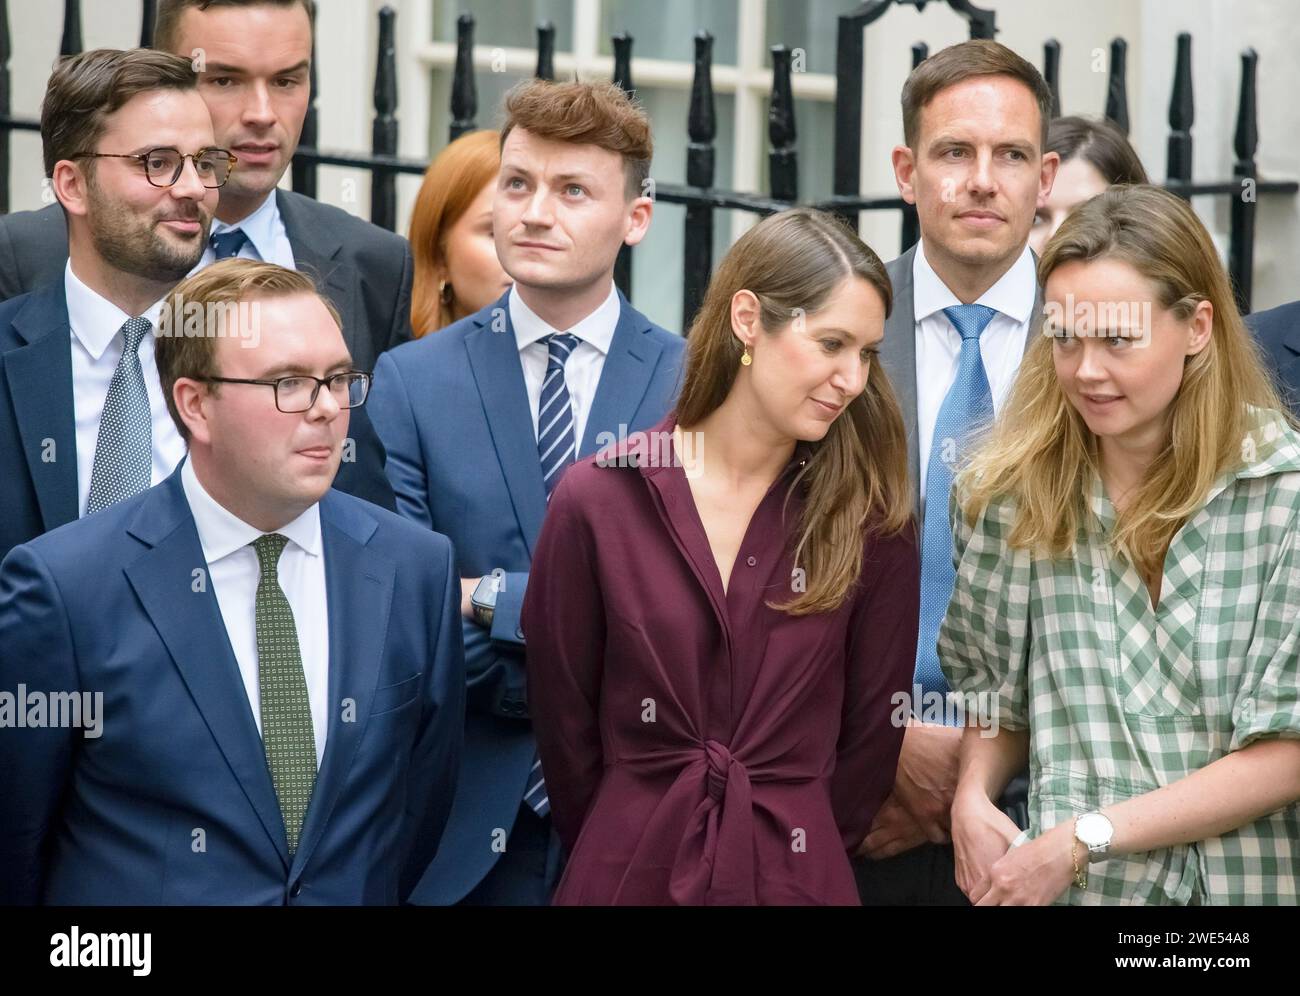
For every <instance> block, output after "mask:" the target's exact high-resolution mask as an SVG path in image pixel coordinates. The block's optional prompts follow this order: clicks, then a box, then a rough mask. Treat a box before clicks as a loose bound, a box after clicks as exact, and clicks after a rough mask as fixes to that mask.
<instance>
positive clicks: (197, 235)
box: [0, 49, 393, 557]
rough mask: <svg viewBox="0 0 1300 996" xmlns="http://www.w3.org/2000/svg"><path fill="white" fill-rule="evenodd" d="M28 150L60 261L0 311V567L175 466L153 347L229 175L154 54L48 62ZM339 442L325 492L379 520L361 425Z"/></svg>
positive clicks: (169, 59)
mask: <svg viewBox="0 0 1300 996" xmlns="http://www.w3.org/2000/svg"><path fill="white" fill-rule="evenodd" d="M41 140H42V145H43V152H44V159H45V170H46V174H47V176H48V177H49V180H50V184H51V187H52V190H53V192H54V195H55V196H56V198H57V199H58V202H59V206H58V207H57V210H59V211H61V212H62V213H64V214H65V215H66V216H67V228H68V249H69V257H68V260H67V262H66V263H64V264H63V265H62V268H61V272H60V274H59V276H58V278H57V279H55V280H53V281H52V282H50V283H48V284H47V285H45V286H44V287H41V288H38V289H37V290H35V291H33V292H32V293H30V294H26V295H22V296H20V297H17V298H13V299H12V300H9V301H6V302H4V303H3V304H2V305H0V557H3V556H4V554H5V553H7V552H8V550H9V549H10V548H11V547H13V546H15V545H17V544H18V543H22V542H25V541H26V540H28V539H31V538H32V537H34V536H38V535H40V534H41V533H43V532H47V531H49V530H51V529H53V528H55V527H56V526H60V525H63V524H64V523H66V522H71V521H72V520H74V519H76V518H78V517H80V516H83V515H88V514H90V513H93V512H97V511H98V510H100V509H102V508H105V507H107V506H109V505H111V504H113V503H114V502H116V501H119V500H121V499H123V498H127V497H130V496H131V495H134V494H136V493H138V492H140V491H143V490H145V489H146V488H148V487H149V486H150V485H152V484H156V483H158V482H159V481H161V480H162V479H163V478H165V477H167V476H168V475H169V474H170V473H171V472H172V470H173V469H174V468H175V467H176V465H177V464H178V463H179V462H180V460H181V458H182V457H183V456H184V454H185V442H184V440H182V439H181V437H180V435H179V434H178V433H177V431H176V428H175V426H174V425H173V424H172V420H171V419H170V418H169V417H168V415H167V410H166V404H165V400H164V398H163V394H162V389H161V386H160V384H159V381H158V374H157V370H156V367H155V364H154V332H155V331H156V329H157V327H158V315H159V309H160V305H161V299H162V298H163V296H164V295H165V294H167V292H168V291H169V290H171V288H172V287H174V286H175V285H176V284H177V283H178V282H179V281H180V280H181V279H183V278H184V277H185V276H186V274H188V273H189V272H190V271H191V270H192V269H194V267H195V266H196V265H197V264H198V263H199V261H200V260H201V258H202V257H203V255H204V252H205V250H206V249H207V246H208V235H209V228H210V226H211V224H212V221H213V215H214V212H215V211H216V209H217V201H218V196H219V194H218V191H219V189H220V188H221V186H222V184H224V183H225V182H227V180H228V179H229V178H230V176H232V175H233V174H234V172H235V171H237V170H238V167H239V163H238V157H237V156H236V155H234V154H233V153H231V152H230V151H228V150H226V149H222V148H219V147H217V144H216V142H215V139H214V135H213V128H212V119H211V116H210V114H209V112H208V109H207V105H206V104H205V103H204V101H203V99H202V97H201V96H200V94H199V91H198V87H197V80H196V77H195V74H194V71H193V69H192V67H191V65H190V63H189V62H188V61H186V60H185V59H182V58H180V57H178V56H174V55H169V54H166V53H163V52H154V51H147V50H133V51H117V50H113V49H98V50H95V51H91V52H86V53H83V54H81V55H79V56H75V57H73V58H71V59H67V60H65V61H63V62H62V63H60V64H59V66H58V67H57V68H56V69H55V71H54V73H53V74H52V75H51V77H50V81H49V86H48V89H47V91H46V96H45V101H44V103H43V105H42V109H41ZM352 430H353V436H354V440H355V442H354V443H351V444H349V446H348V449H347V452H346V453H345V454H344V456H343V460H344V462H343V464H342V470H341V472H340V475H339V479H338V480H337V481H336V482H335V483H336V486H338V487H341V488H343V489H345V490H349V491H351V492H352V493H354V494H357V495H358V496H360V497H364V498H367V499H368V500H372V501H376V502H378V503H380V504H385V505H387V506H388V507H390V508H391V507H393V501H392V492H391V489H390V488H389V487H388V485H387V482H386V480H385V478H384V474H383V457H382V448H381V447H380V446H379V442H378V439H377V438H376V437H375V435H374V432H373V430H372V429H370V425H369V421H368V420H365V419H357V420H354V422H353V425H352Z"/></svg>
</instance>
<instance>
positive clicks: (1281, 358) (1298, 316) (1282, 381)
mask: <svg viewBox="0 0 1300 996" xmlns="http://www.w3.org/2000/svg"><path fill="white" fill-rule="evenodd" d="M1246 323H1247V324H1248V325H1249V326H1250V327H1251V330H1252V331H1253V332H1254V333H1255V339H1256V341H1257V342H1258V343H1259V344H1260V347H1261V348H1262V349H1263V350H1264V355H1265V357H1266V358H1267V359H1268V361H1269V365H1270V366H1271V367H1272V372H1273V376H1274V379H1275V380H1276V382H1277V385H1278V388H1279V390H1281V392H1282V396H1283V400H1285V401H1286V403H1287V404H1289V405H1290V406H1291V410H1292V411H1293V412H1295V414H1296V417H1297V418H1300V301H1292V302H1291V303H1290V304H1283V305H1279V306H1278V307H1276V308H1270V309H1269V310H1268V311H1257V312H1255V313H1254V314H1253V315H1248V316H1247V317H1246Z"/></svg>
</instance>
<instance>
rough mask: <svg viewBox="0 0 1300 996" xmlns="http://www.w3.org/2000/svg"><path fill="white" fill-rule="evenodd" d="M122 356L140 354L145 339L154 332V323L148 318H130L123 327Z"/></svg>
mask: <svg viewBox="0 0 1300 996" xmlns="http://www.w3.org/2000/svg"><path fill="white" fill-rule="evenodd" d="M121 331H122V354H123V355H129V354H130V353H138V352H139V351H140V343H142V342H143V341H144V337H145V336H147V335H148V334H149V333H150V332H152V331H153V323H152V322H151V321H149V319H147V318H128V319H127V320H126V321H125V322H124V323H123V325H122V329H121Z"/></svg>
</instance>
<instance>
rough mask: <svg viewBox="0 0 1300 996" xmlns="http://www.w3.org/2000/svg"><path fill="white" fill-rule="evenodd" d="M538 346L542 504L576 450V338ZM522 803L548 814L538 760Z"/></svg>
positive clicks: (559, 337)
mask: <svg viewBox="0 0 1300 996" xmlns="http://www.w3.org/2000/svg"><path fill="white" fill-rule="evenodd" d="M542 342H544V343H546V346H547V358H546V379H545V380H544V381H542V397H541V400H540V401H539V402H538V409H537V453H538V456H540V458H541V461H542V483H543V484H545V485H546V500H547V501H550V500H551V494H552V492H554V491H555V486H556V485H557V484H559V483H560V478H561V477H562V476H564V475H563V471H564V468H565V467H567V466H568V465H569V464H571V463H573V458H574V457H575V456H576V455H577V446H576V444H575V443H574V441H573V405H572V403H571V402H570V401H569V387H568V385H567V384H565V382H564V361H565V360H567V359H568V358H569V354H570V353H572V352H573V349H574V347H575V346H577V345H578V337H577V336H575V335H570V334H569V333H567V332H556V333H554V334H552V335H548V336H547V337H546V338H545V339H543V340H542ZM524 802H526V803H528V805H529V807H531V809H532V810H533V812H534V813H536V814H537V815H538V816H541V817H545V816H546V814H547V813H549V812H550V811H551V802H550V799H549V798H548V797H547V795H546V779H545V778H544V777H543V776H542V759H541V758H540V757H537V756H536V755H534V756H533V766H532V768H530V769H529V771H528V787H527V788H526V789H525V790H524Z"/></svg>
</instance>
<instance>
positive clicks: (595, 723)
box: [522, 474, 605, 852]
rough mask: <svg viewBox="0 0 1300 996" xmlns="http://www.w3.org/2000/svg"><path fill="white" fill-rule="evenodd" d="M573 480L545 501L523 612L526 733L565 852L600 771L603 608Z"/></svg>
mask: <svg viewBox="0 0 1300 996" xmlns="http://www.w3.org/2000/svg"><path fill="white" fill-rule="evenodd" d="M574 479H575V478H574V476H573V475H572V474H569V475H566V477H565V479H564V480H562V481H561V482H560V485H559V487H558V488H556V490H555V493H554V494H553V495H552V496H551V503H550V508H549V510H548V511H547V514H546V519H545V521H544V522H543V524H542V531H541V534H540V536H539V537H538V540H537V549H536V552H535V553H534V555H533V569H532V578H531V583H530V584H529V586H528V592H527V594H526V595H525V597H524V604H523V613H522V619H523V626H524V632H526V633H527V634H528V650H527V661H528V687H529V698H530V701H531V707H532V708H531V711H532V718H533V732H534V733H535V734H536V736H537V749H538V752H539V754H540V756H541V760H542V772H543V773H544V775H545V777H546V791H547V795H548V796H549V797H550V803H551V816H552V818H553V819H554V821H555V829H556V831H557V832H558V833H559V835H560V840H561V842H562V843H563V844H564V846H565V848H566V849H567V850H569V851H570V852H572V850H573V847H574V845H575V844H576V843H577V840H578V834H579V832H580V831H581V829H582V823H583V820H584V819H585V818H586V815H587V809H588V807H589V806H590V805H591V800H592V797H593V796H594V795H595V792H596V788H597V786H598V785H599V784H600V776H601V772H602V770H603V767H604V759H603V756H602V752H601V742H600V719H599V713H598V709H599V703H600V684H601V676H602V670H603V667H604V658H605V610H604V604H603V602H602V599H601V595H600V585H599V584H598V583H597V581H596V561H595V543H594V538H593V536H592V535H591V532H590V529H589V528H588V526H587V524H586V523H585V522H584V521H583V519H582V516H581V513H580V510H579V508H578V504H577V494H576V490H575V487H574V486H573V484H572V482H573V481H574Z"/></svg>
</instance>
